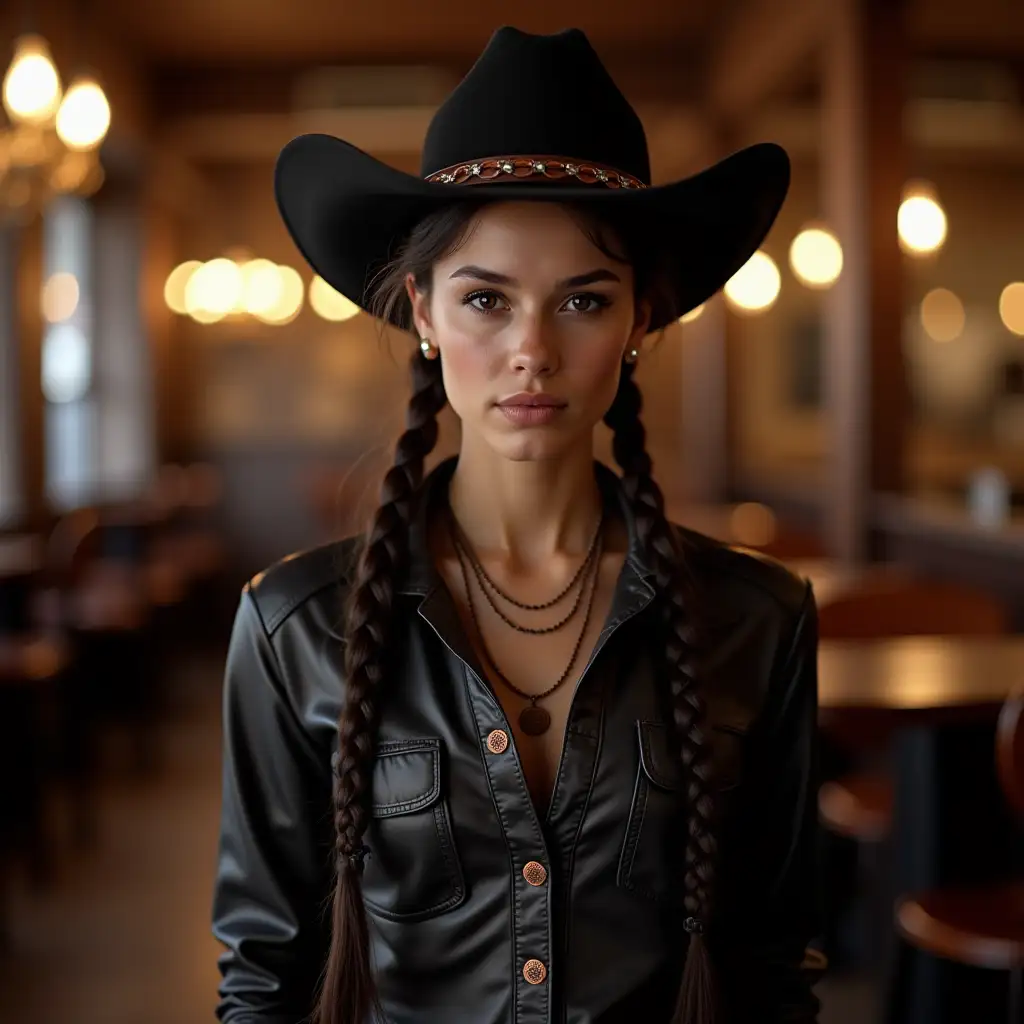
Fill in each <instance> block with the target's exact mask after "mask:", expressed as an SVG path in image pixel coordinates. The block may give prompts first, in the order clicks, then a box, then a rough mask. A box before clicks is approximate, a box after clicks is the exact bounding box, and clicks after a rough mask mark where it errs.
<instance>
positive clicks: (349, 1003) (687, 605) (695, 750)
mask: <svg viewBox="0 0 1024 1024" xmlns="http://www.w3.org/2000/svg"><path fill="white" fill-rule="evenodd" d="M482 205H486V200H484V201H480V202H478V201H474V202H464V203H461V204H456V205H454V206H451V207H447V208H445V209H442V210H440V211H438V212H436V213H434V214H431V215H430V216H428V217H427V218H426V219H425V220H424V221H422V222H421V223H420V224H419V225H418V226H417V227H416V229H415V230H414V231H413V232H412V234H411V235H410V237H409V239H408V241H407V242H406V244H405V245H404V247H403V249H402V251H401V253H400V255H399V256H398V258H397V259H395V260H394V261H393V262H392V263H391V264H389V265H388V266H387V267H385V268H384V270H383V271H382V273H381V274H380V275H379V277H378V278H377V284H376V287H375V291H374V295H375V300H374V312H375V314H376V315H377V316H378V317H379V319H380V320H381V321H382V322H384V323H387V322H388V321H389V320H391V321H393V322H396V323H398V324H399V325H400V326H402V327H404V328H406V329H412V326H413V325H412V311H411V306H410V304H409V303H408V301H407V296H406V292H405V280H406V278H407V276H408V275H409V274H412V275H413V279H414V281H415V283H416V286H417V288H418V289H420V290H423V291H427V290H429V288H430V284H431V268H432V266H433V264H434V263H435V262H436V261H437V260H438V259H440V258H442V257H444V256H445V255H447V254H448V253H450V252H452V251H453V250H454V248H455V247H456V246H457V245H458V244H459V241H460V240H461V238H462V237H463V236H464V234H465V231H466V228H467V226H468V225H469V223H470V221H471V219H472V217H473V215H474V214H475V212H476V211H477V210H478V209H479V208H480V207H481V206H482ZM580 213H581V223H582V226H583V229H584V230H585V231H586V232H587V234H588V235H589V236H590V238H591V239H592V241H593V242H594V244H595V245H597V246H598V248H600V249H601V251H602V252H604V253H605V254H606V255H608V256H609V257H611V258H614V259H618V260H621V261H624V262H629V263H630V264H632V266H633V268H634V274H635V277H636V281H637V292H638V294H644V293H645V292H648V291H650V290H652V289H656V288H657V287H658V283H659V278H658V268H657V266H656V265H653V264H652V263H651V262H650V260H649V258H647V257H645V256H644V253H645V252H648V251H650V247H648V246H645V245H644V244H643V242H642V240H641V239H639V238H637V237H636V235H635V226H633V225H630V224H627V223H615V222H613V221H610V220H608V218H606V217H602V219H601V221H600V222H594V221H593V220H592V219H591V217H590V215H588V214H586V213H585V212H584V211H582V210H581V211H580ZM609 228H611V230H612V231H613V232H614V233H615V236H616V237H617V239H618V240H619V242H620V244H621V245H622V247H623V248H624V249H625V250H626V253H625V254H621V253H619V252H616V251H613V250H611V249H610V248H609V243H608V241H607V234H606V231H607V229H609ZM440 363H441V361H440V360H439V359H435V360H427V359H424V358H423V356H422V354H421V353H420V350H419V348H418V347H417V348H415V349H414V351H413V354H412V358H411V361H410V368H411V376H412V397H411V398H410V400H409V408H408V414H407V418H406V428H405V431H404V432H403V433H402V435H401V437H400V438H399V439H398V442H397V445H396V448H395V462H394V465H393V466H392V467H391V469H389V470H388V472H387V474H386V475H385V477H384V481H383V484H382V486H381V491H380V506H379V508H378V509H377V510H376V511H375V512H374V513H373V515H372V517H371V520H370V523H369V525H368V527H367V529H366V531H365V534H364V535H363V536H362V537H361V538H360V542H359V545H358V548H357V551H356V553H355V556H354V557H355V569H354V574H353V580H352V585H351V586H350V588H349V591H348V594H347V597H346V601H345V609H344V623H345V625H344V635H345V640H346V644H345V654H344V658H345V680H346V692H345V699H344V705H343V709H342V711H341V716H340V720H339V723H338V733H339V750H340V753H339V759H338V764H337V769H336V775H337V778H336V780H335V788H334V821H335V829H336V847H335V857H336V870H337V884H336V889H335V892H334V896H333V924H332V937H331V946H330V952H329V955H328V959H327V964H326V967H325V970H324V974H323V976H322V980H321V985H320V990H319V993H318V998H317V1006H316V1009H315V1012H314V1020H315V1022H316V1024H363V1022H364V1021H365V1020H366V1019H367V1017H368V1016H369V1015H370V1014H371V1013H375V1014H376V1016H377V1019H382V1018H383V1012H382V1010H381V1007H380V1003H379V998H378V993H377V991H376V986H375V984H374V979H373V970H372V966H371V963H370V938H369V928H368V922H367V917H366V909H365V905H364V903H363V895H362V888H361V875H362V864H363V857H364V856H365V854H366V852H367V848H366V847H365V845H364V843H363V837H364V835H365V832H366V828H367V824H368V814H369V783H370V779H371V775H372V770H373V754H374V739H375V735H376V728H377V721H378V711H379V708H380V704H381V701H382V700H383V699H385V698H386V689H385V687H386V685H387V679H388V674H389V669H390V665H389V662H388V651H389V650H391V649H392V646H393V645H391V644H389V642H388V641H389V639H390V631H391V628H392V601H393V596H394V595H393V584H392V581H393V579H394V578H395V577H396V576H397V574H398V573H399V572H400V571H401V570H402V569H403V568H404V567H405V565H406V562H407V559H408V554H409V551H408V536H409V525H410V519H411V515H412V508H413V501H414V498H415V495H416V492H417V490H418V488H419V487H420V484H421V483H422V480H423V476H424V462H425V459H426V457H427V456H428V455H429V454H430V453H431V452H432V451H433V449H434V447H435V445H436V444H437V438H438V433H439V431H438V423H437V416H438V415H439V414H440V412H441V411H442V410H443V409H444V407H445V405H446V404H447V395H446V394H445V390H444V384H443V381H442V376H441V365H440ZM633 376H634V366H633V365H632V364H629V363H624V364H623V366H622V371H621V378H620V382H619V387H618V391H617V393H616V395H615V399H614V401H613V402H612V404H611V406H610V407H609V409H608V412H607V413H606V414H605V417H604V422H605V424H606V425H607V426H608V427H609V428H610V429H611V430H612V431H613V435H614V436H613V443H612V451H613V453H614V456H615V460H616V462H617V463H618V464H619V466H620V467H621V469H622V471H623V476H622V485H623V488H624V491H625V493H626V495H627V496H628V499H629V501H630V503H631V505H632V509H633V512H634V515H635V517H636V528H637V533H638V536H639V539H640V542H641V543H642V545H643V547H644V550H645V551H646V553H647V555H648V557H649V559H650V561H651V564H652V565H653V567H654V570H655V579H656V584H657V590H658V606H659V615H660V623H661V627H662V629H663V631H664V641H663V645H662V649H663V650H664V651H665V661H664V665H663V666H661V669H662V673H663V677H664V679H665V687H666V693H665V696H666V698H667V699H668V701H669V702H670V705H671V709H672V717H673V722H674V725H675V732H676V738H677V741H678V746H679V756H680V758H681V761H682V766H683V771H684V778H685V780H686V787H687V790H686V792H687V801H688V812H689V828H688V838H687V842H686V847H685V851H682V852H683V865H682V870H683V890H684V900H685V908H686V911H687V914H688V917H687V919H686V925H685V926H686V930H687V931H689V932H691V936H690V941H689V944H688V947H687V954H686V962H685V965H684V967H683V972H682V982H681V985H680V989H679V996H678V1000H677V1005H676V1009H675V1012H674V1014H673V1017H672V1022H671V1024H712V1021H713V1015H714V1007H715V997H714V987H713V984H712V969H711V962H710V957H709V954H708V950H707V946H706V945H705V941H704V934H703V932H704V928H705V926H706V924H707V922H708V921H709V919H710V916H711V899H712V889H713V878H714V859H715V849H716V844H715V837H714V834H713V827H712V824H713V812H714V806H713V800H712V790H711V785H710V774H709V762H708V747H707V743H706V741H705V736H704V732H703V722H704V714H705V711H704V705H703V701H702V700H701V697H700V696H699V693H698V689H697V673H696V667H695V661H696V653H695V652H696V647H697V643H696V629H695V626H694V620H693V613H692V606H693V603H694V602H693V601H692V600H691V595H692V582H691V581H690V578H689V575H688V572H687V565H686V558H685V553H684V551H683V548H682V541H681V539H680V538H679V536H678V535H677V533H676V532H675V531H674V530H673V529H672V527H671V525H670V524H669V522H668V520H667V519H666V517H665V507H664V497H663V495H662V492H661V489H660V488H659V487H658V485H657V483H656V482H655V480H654V478H653V476H652V462H651V458H650V455H649V454H648V453H647V450H646V431H645V430H644V426H643V423H642V421H641V418H640V414H641V409H642V396H641V392H640V388H639V387H638V385H637V383H636V381H635V380H634V379H633Z"/></svg>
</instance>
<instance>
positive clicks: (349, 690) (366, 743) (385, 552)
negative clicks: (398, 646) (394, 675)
mask: <svg viewBox="0 0 1024 1024" xmlns="http://www.w3.org/2000/svg"><path fill="white" fill-rule="evenodd" d="M411 372H412V384H413V392H412V397H411V398H410V400H409V409H408V413H407V416H406V429H405V432H404V433H403V434H402V436H401V437H400V438H399V439H398V442H397V444H396V446H395V462H394V466H393V467H392V468H391V469H390V470H389V471H388V473H387V475H386V476H385V477H384V481H383V483H382V485H381V492H380V507H379V508H378V509H377V511H376V512H375V513H374V515H373V518H372V521H371V524H370V526H369V528H368V529H367V532H366V535H365V536H364V538H363V541H362V544H361V547H360V549H359V554H358V560H357V564H356V568H355V574H354V577H355V578H354V583H353V586H352V588H351V589H350V591H349V594H348V598H347V600H346V603H345V611H344V615H345V641H346V643H345V680H346V688H345V698H344V704H343V708H342V711H341V716H340V719H339V722H338V744H339V760H338V767H337V780H336V785H335V788H334V824H335V830H336V841H335V853H336V866H337V885H336V889H335V893H334V911H333V928H332V937H331V948H330V953H329V955H328V960H327V966H326V970H325V973H324V977H323V982H322V984H321V988H320V992H319V996H318V1000H317V1008H316V1012H315V1014H314V1020H315V1021H317V1022H318V1024H363V1022H364V1021H365V1020H366V1019H367V1016H368V1015H369V1014H370V1013H371V1011H375V1012H376V1013H377V1015H378V1017H380V1016H382V1013H381V1009H380V1003H379V999H378V994H377V992H376V986H375V984H374V980H373V972H372V968H371V964H370V937H369V928H368V924H367V918H366V907H365V904H364V903H363V894H362V885H361V875H362V866H363V857H364V855H365V853H366V849H365V847H364V845H363V836H364V834H365V832H366V827H367V823H368V802H369V800H368V798H369V780H370V778H371V773H372V765H373V752H374V737H375V733H376V726H377V711H378V704H379V695H378V686H379V685H380V684H381V682H382V681H383V680H385V679H386V678H387V675H388V664H387V650H388V638H389V634H390V631H391V624H392V600H393V597H394V594H393V581H394V579H395V577H396V575H397V574H398V573H399V572H400V571H401V570H402V569H403V568H404V567H405V565H406V563H407V560H408V556H409V519H410V514H411V504H412V498H413V496H414V494H415V492H416V491H417V489H418V488H419V486H420V484H421V482H422V480H423V471H424V460H425V458H426V456H427V455H429V454H430V452H431V451H433V449H434V446H435V445H436V444H437V437H438V423H437V416H438V414H439V413H440V412H441V410H442V409H443V408H444V407H445V405H446V404H447V401H448V399H447V396H446V394H445V390H444V384H443V382H442V379H441V369H440V361H439V360H433V361H428V360H425V359H424V358H423V357H422V355H421V353H420V351H419V349H418V348H417V349H415V350H414V352H413V355H412V359H411Z"/></svg>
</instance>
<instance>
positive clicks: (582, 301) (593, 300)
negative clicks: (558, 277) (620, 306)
mask: <svg viewBox="0 0 1024 1024" xmlns="http://www.w3.org/2000/svg"><path fill="white" fill-rule="evenodd" d="M607 305H608V300H607V299H606V298H605V297H604V296H603V295H595V294H593V293H585V294H582V295H573V296H572V297H571V298H570V299H569V302H568V306H569V308H570V309H571V310H572V312H573V313H596V312H597V311H598V310H599V309H603V308H604V307H605V306H607Z"/></svg>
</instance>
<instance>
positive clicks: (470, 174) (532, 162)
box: [424, 156, 648, 189]
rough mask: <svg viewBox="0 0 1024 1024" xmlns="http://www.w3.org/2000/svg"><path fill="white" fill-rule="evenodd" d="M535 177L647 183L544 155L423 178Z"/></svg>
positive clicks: (450, 181)
mask: <svg viewBox="0 0 1024 1024" xmlns="http://www.w3.org/2000/svg"><path fill="white" fill-rule="evenodd" d="M509 178H515V179H517V180H530V179H533V180H535V181H536V180H538V179H543V178H546V179H548V180H549V181H564V180H565V179H567V178H574V179H575V180H576V181H578V182H579V183H580V184H581V185H604V186H605V187H606V188H622V189H640V188H647V187H648V186H647V184H646V183H645V182H643V181H641V180H640V179H639V178H636V177H634V176H633V175H632V174H626V172H625V171H620V170H617V169H616V168H614V167H605V166H602V165H601V164H595V163H591V162H586V161H580V160H570V159H568V158H565V157H547V156H493V157H488V158H487V159H486V160H468V161H466V162H465V163H461V164H453V165H452V166H451V167H443V168H442V169H441V170H439V171H435V172H434V173H433V174H428V175H427V177H426V178H425V179H424V180H425V181H428V182H430V183H431V184H439V185H483V184H486V183H488V182H492V181H498V182H501V181H507V180H508V179H509Z"/></svg>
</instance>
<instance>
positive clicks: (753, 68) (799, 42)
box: [704, 0, 827, 122]
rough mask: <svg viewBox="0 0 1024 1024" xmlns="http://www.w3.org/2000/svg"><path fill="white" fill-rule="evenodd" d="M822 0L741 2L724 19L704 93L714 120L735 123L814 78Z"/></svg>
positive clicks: (710, 59)
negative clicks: (718, 119) (807, 79)
mask: <svg viewBox="0 0 1024 1024" xmlns="http://www.w3.org/2000/svg"><path fill="white" fill-rule="evenodd" d="M826 6H827V5H826V3H824V2H823V0H740V2H739V3H737V4H736V5H735V6H734V7H733V9H732V11H731V12H730V16H729V17H727V18H725V19H723V22H722V24H721V25H720V26H719V31H718V32H717V38H716V39H715V41H714V42H713V44H712V46H711V49H710V52H709V55H708V60H707V66H706V68H707V69H706V79H705V89H704V95H705V98H706V101H707V104H708V107H709V110H710V112H711V113H712V115H713V116H715V117H717V118H721V119H722V120H724V121H729V122H736V121H740V120H742V119H744V118H746V117H748V116H749V115H750V114H752V113H753V112H755V111H756V110H757V108H758V107H760V106H763V105H764V104H765V103H766V102H767V101H769V100H771V99H773V98H775V97H777V96H779V95H780V94H781V93H784V92H785V91H786V90H787V89H791V88H793V87H795V86H796V85H797V84H799V82H800V81H801V79H803V78H804V77H806V75H807V73H808V70H809V69H810V71H811V72H812V73H813V74H815V75H816V74H817V71H818V68H817V62H816V55H817V51H818V48H819V46H820V43H821V39H822V32H823V28H824V25H823V17H822V15H823V12H824V9H825V7H826Z"/></svg>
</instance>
